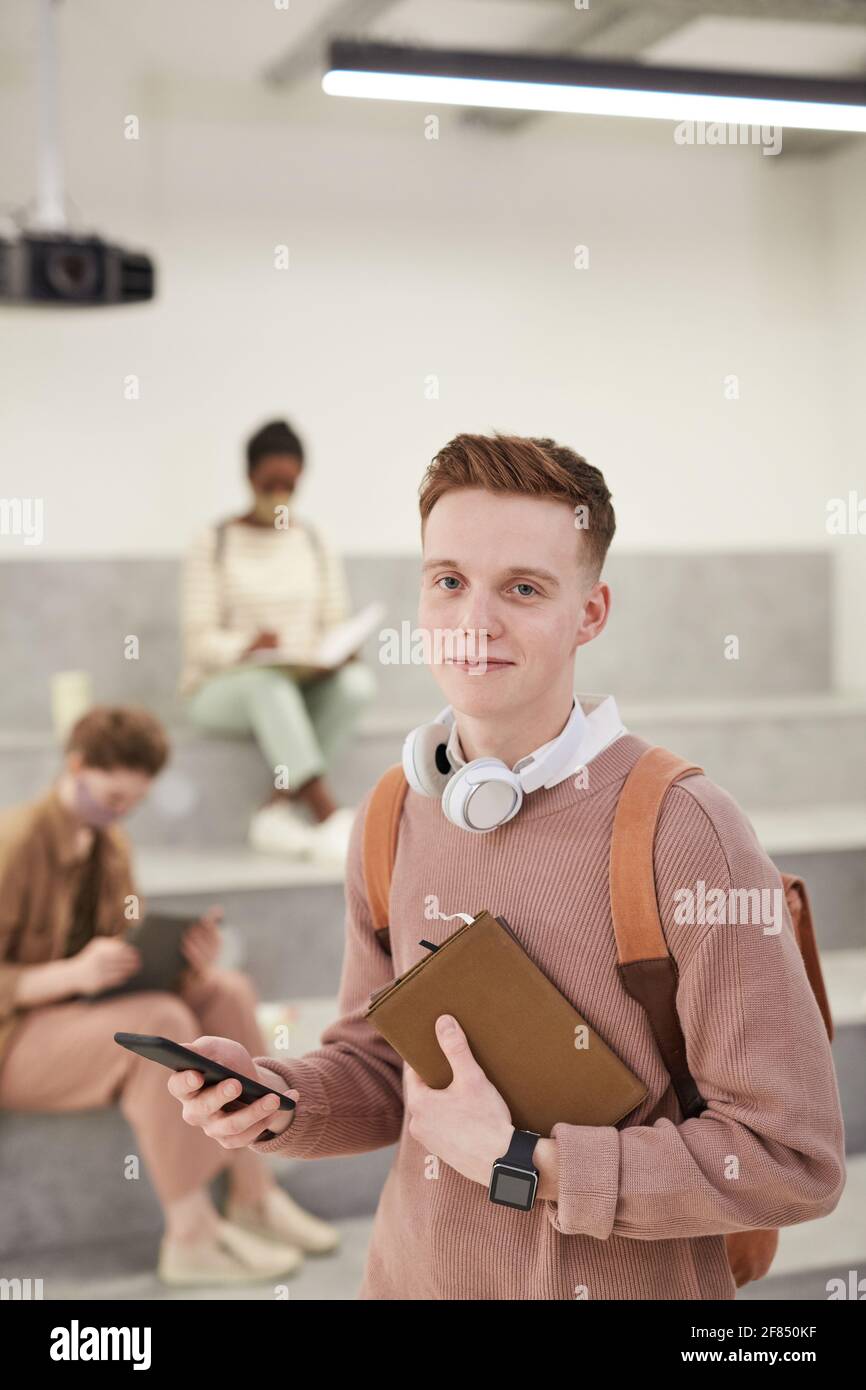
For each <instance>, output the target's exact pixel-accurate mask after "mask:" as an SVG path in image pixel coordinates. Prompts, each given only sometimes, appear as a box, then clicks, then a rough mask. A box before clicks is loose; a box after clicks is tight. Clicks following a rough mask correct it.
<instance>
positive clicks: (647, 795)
mask: <svg viewBox="0 0 866 1390" xmlns="http://www.w3.org/2000/svg"><path fill="white" fill-rule="evenodd" d="M698 772H703V768H701V767H698V766H697V765H696V764H695V763H688V762H686V761H685V759H683V758H678V757H677V756H676V754H675V753H669V752H668V750H667V749H666V748H650V749H648V750H647V752H646V753H644V754H642V756H641V757H640V758H638V760H637V762H636V763H635V765H634V767H633V768H632V769H631V772H630V773H629V774H628V776H627V777H626V779H625V783H624V784H623V788H622V791H621V792H620V796H619V801H618V802H617V808H616V814H615V815H614V821H613V836H612V839H611V846H610V909H611V915H612V918H613V929H614V934H615V936H616V949H617V955H618V957H619V973H620V979H621V980H622V982H623V986H624V988H625V989H626V991H627V992H628V994H630V995H631V997H632V998H633V999H635V1000H636V1001H637V1003H638V1004H640V1005H641V1007H642V1008H643V1009H645V1011H646V1014H647V1018H648V1020H649V1024H650V1027H651V1028H652V1031H653V1035H654V1036H655V1040H656V1042H657V1044H658V1048H659V1051H660V1052H661V1054H662V1058H663V1060H664V1063H665V1066H666V1067H667V1069H668V1072H669V1074H670V1078H671V1082H672V1084H673V1087H674V1090H675V1091H676V1094H677V1098H678V1099H679V1102H680V1106H681V1108H682V1111H683V1114H684V1115H685V1116H686V1118H688V1117H689V1116H692V1115H699V1114H700V1113H701V1111H702V1110H704V1109H706V1102H705V1101H704V1099H703V1096H702V1095H701V1093H700V1091H699V1090H698V1088H697V1086H696V1085H695V1082H694V1078H693V1077H692V1075H691V1073H690V1072H689V1069H688V1064H687V1061H686V1043H685V1038H684V1037H683V1030H682V1026H681V1024H680V1019H679V1014H678V1013H677V1004H676V996H677V967H676V962H675V961H674V959H673V957H672V956H671V954H670V952H669V951H668V948H667V942H666V941H665V935H664V931H663V930H662V924H661V919H660V917H659V909H658V899H657V897H656V885H655V871H654V866H653V846H654V843H655V833H656V826H657V824H658V818H659V812H660V811H661V806H662V802H663V800H664V798H665V793H666V792H667V790H668V788H669V787H670V786H672V785H673V783H674V782H678V781H679V780H680V778H681V777H687V776H689V775H691V774H692V773H698Z"/></svg>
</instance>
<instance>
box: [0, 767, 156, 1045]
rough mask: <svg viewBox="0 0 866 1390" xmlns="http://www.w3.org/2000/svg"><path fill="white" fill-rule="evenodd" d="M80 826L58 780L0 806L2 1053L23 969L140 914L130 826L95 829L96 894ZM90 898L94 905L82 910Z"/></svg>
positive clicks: (121, 927)
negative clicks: (35, 796)
mask: <svg viewBox="0 0 866 1390" xmlns="http://www.w3.org/2000/svg"><path fill="white" fill-rule="evenodd" d="M79 829H80V826H79V822H78V821H76V820H75V818H74V817H73V816H72V815H71V814H70V812H69V811H68V810H67V809H66V807H65V806H64V805H63V803H62V802H61V800H60V798H59V796H58V795H57V791H56V789H55V788H52V789H51V791H50V792H48V793H47V794H46V795H45V796H43V797H40V798H39V800H37V801H31V802H28V803H27V804H26V805H23V806H15V807H13V808H11V809H9V810H5V811H3V812H0V1058H2V1056H3V1053H4V1051H5V1049H6V1047H7V1046H8V1043H9V1039H10V1037H11V1034H12V1032H13V1031H14V1028H15V1026H16V1023H17V1022H18V1021H19V1019H20V1017H21V1013H22V1011H21V1010H20V1009H17V1008H16V1006H15V1003H14V996H15V990H16V985H17V980H18V976H19V975H20V974H21V973H22V971H24V970H26V969H27V968H28V967H29V966H32V965H41V964H43V963H44V962H45V961H50V960H59V959H60V958H61V957H63V956H66V955H67V954H75V953H76V951H78V950H80V949H81V947H82V946H83V945H84V944H85V943H86V941H87V940H88V939H89V937H90V936H91V935H101V936H122V935H123V934H124V933H125V932H126V930H127V928H128V927H129V926H130V925H131V924H132V923H133V922H134V921H137V920H140V918H141V916H142V915H143V909H142V905H141V901H140V900H136V897H135V885H134V882H133V878H132V867H131V863H130V849H129V840H128V837H127V835H126V834H125V832H124V831H122V830H120V829H118V828H117V827H116V826H111V827H109V829H107V830H101V831H96V835H97V838H98V839H99V840H100V842H101V843H100V847H99V865H98V878H97V880H96V881H95V882H93V881H92V882H91V887H92V889H93V896H92V898H91V895H90V892H89V891H88V874H89V873H90V872H91V871H92V870H93V869H94V868H95V863H94V861H93V860H92V859H91V858H89V857H88V858H86V859H84V860H82V859H81V857H80V853H79V851H78V849H77V847H76V837H77V833H78V830H79ZM88 902H91V903H92V904H93V905H94V910H91V909H90V907H89V906H88V908H87V911H86V912H84V911H83V908H84V906H85V905H86V904H87V903H88ZM76 905H78V908H79V912H78V917H77V920H76ZM70 948H72V949H70Z"/></svg>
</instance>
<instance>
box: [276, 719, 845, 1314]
mask: <svg viewBox="0 0 866 1390" xmlns="http://www.w3.org/2000/svg"><path fill="white" fill-rule="evenodd" d="M648 746H649V745H648V744H647V743H646V742H645V741H644V740H643V739H640V738H638V737H636V736H635V735H632V734H626V735H624V736H623V737H621V738H620V739H619V740H618V741H617V742H616V743H614V744H612V745H611V746H610V747H609V748H608V749H606V750H605V751H604V752H603V753H601V754H600V755H599V756H598V757H597V758H596V759H594V760H593V761H592V762H591V763H590V764H589V778H588V786H586V787H577V786H575V785H574V782H573V780H572V779H570V778H569V779H567V780H566V781H565V782H562V783H560V785H559V786H557V787H553V788H551V789H549V790H547V789H543V790H541V791H537V792H534V793H533V794H532V795H531V796H529V797H528V798H527V799H526V801H525V802H524V805H523V808H522V810H521V811H520V812H519V814H518V815H517V816H516V817H515V819H514V820H512V821H510V822H509V823H508V824H507V825H504V826H502V827H501V828H500V829H499V830H496V831H494V832H492V833H491V834H488V835H472V834H469V833H467V832H465V831H461V830H459V829H457V827H455V826H453V825H451V824H450V823H449V822H448V821H447V820H446V819H445V817H444V815H443V814H442V810H441V807H440V805H439V803H438V801H435V800H430V799H427V798H425V797H421V796H419V795H417V794H416V793H415V792H412V791H410V792H409V793H408V795H407V798H406V804H405V809H404V812H403V818H402V822H401V826H400V839H399V848H398V854H397V862H396V865H395V871H394V880H393V885H392V892H391V918H390V920H391V943H392V949H393V953H394V956H393V960H392V959H390V958H389V957H388V956H387V955H386V954H385V952H384V951H383V950H382V948H381V946H380V945H379V943H378V941H377V939H376V937H375V935H374V932H373V927H372V923H371V920H370V914H369V910H368V906H367V901H366V896H365V892H364V879H363V872H362V867H361V843H362V840H361V832H362V826H363V820H364V815H365V813H366V809H367V804H368V801H369V795H368V796H367V797H365V799H364V801H363V802H362V804H361V807H360V809H359V814H358V817H357V819H356V822H355V827H354V831H353V836H352V842H351V847H350V852H349V863H348V870H347V887H346V902H347V914H346V946H345V957H344V961H343V972H342V980H341V984H340V999H339V1018H338V1021H337V1022H335V1023H334V1024H332V1025H331V1026H330V1027H329V1028H328V1029H327V1031H326V1032H325V1033H324V1034H323V1035H322V1042H321V1046H320V1047H319V1048H318V1049H317V1050H316V1051H314V1052H310V1053H307V1054H306V1056H304V1057H301V1058H297V1059H295V1058H288V1059H285V1060H281V1059H279V1058H273V1057H258V1058H256V1061H257V1062H259V1063H261V1064H262V1065H264V1066H268V1067H270V1068H272V1069H273V1070H274V1071H276V1072H278V1073H279V1074H280V1075H281V1076H282V1077H284V1078H285V1080H286V1082H287V1083H288V1084H289V1085H291V1086H293V1087H296V1088H297V1090H298V1091H299V1093H300V1100H299V1102H298V1107H297V1111H296V1113H295V1117H294V1120H293V1122H292V1124H291V1125H290V1126H289V1128H288V1129H287V1130H286V1131H285V1132H284V1133H283V1134H282V1135H279V1136H277V1137H276V1138H274V1139H271V1140H267V1141H265V1142H259V1143H257V1144H255V1145H254V1146H253V1148H254V1150H255V1151H257V1152H262V1153H278V1154H284V1155H286V1156H291V1157H295V1158H305V1159H308V1158H323V1157H328V1156H331V1155H335V1154H354V1153H362V1152H364V1151H366V1150H369V1149H375V1148H380V1147H383V1146H385V1145H390V1144H397V1146H398V1147H397V1150H396V1155H395V1158H394V1162H393V1164H392V1166H391V1169H390V1171H389V1173H388V1177H387V1179H386V1182H385V1185H384V1188H383V1191H382V1195H381V1198H380V1201H379V1207H378V1210H377V1213H376V1219H375V1224H374V1228H373V1235H372V1240H371V1244H370V1248H369V1252H368V1257H367V1266H366V1270H365V1274H364V1280H363V1284H362V1287H361V1291H360V1297H361V1298H364V1299H437V1300H438V1299H573V1298H591V1299H620V1298H624V1299H715V1298H718V1299H732V1298H733V1297H734V1294H735V1286H734V1282H733V1279H732V1277H731V1274H730V1271H729V1268H728V1263H727V1258H726V1253H725V1241H724V1233H725V1232H728V1231H736V1230H741V1229H745V1228H748V1227H774V1226H788V1225H794V1224H795V1223H797V1222H800V1221H811V1220H813V1219H814V1218H816V1217H819V1216H823V1215H825V1214H826V1213H827V1212H829V1211H832V1210H833V1208H834V1207H835V1205H836V1203H837V1201H838V1199H839V1196H840V1193H841V1190H842V1187H843V1186H844V1180H845V1146H844V1132H843V1122H842V1114H841V1108H840V1103H839V1093H838V1089H837V1084H836V1078H835V1073H834V1070H833V1063H832V1058H831V1052H830V1045H829V1043H828V1040H827V1035H826V1032H825V1029H824V1024H823V1022H822V1020H821V1015H820V1013H819V1010H818V1006H817V1004H816V1002H815V999H814V996H813V994H812V992H811V989H810V986H809V982H808V980H807V977H806V973H805V970H804V968H803V964H802V961H801V958H800V955H799V952H798V950H797V946H796V942H795V940H794V936H793V932H792V930H791V925H790V920H789V918H788V916H787V910H786V911H785V917H784V926H783V929H782V930H781V932H779V933H777V934H773V933H772V932H767V931H765V930H764V928H763V927H762V925H760V924H756V925H736V926H731V925H726V924H723V923H718V924H715V925H705V924H701V921H700V920H698V921H696V922H695V923H694V924H691V925H690V924H688V923H687V922H685V923H683V922H677V921H676V920H675V912H676V908H677V903H676V901H675V899H674V893H675V892H676V890H677V889H683V888H692V889H693V890H695V891H698V887H697V886H698V883H699V881H700V880H703V882H704V884H705V885H706V892H707V893H709V892H710V890H711V889H713V888H721V889H722V890H725V891H726V892H727V890H729V889H731V888H735V889H736V888H744V889H750V888H751V889H755V888H757V889H770V890H772V889H777V888H779V887H780V881H779V877H778V874H777V872H776V870H775V868H774V867H773V865H772V863H771V862H770V860H769V859H768V858H767V855H766V854H765V853H764V852H763V850H762V849H761V847H760V845H759V844H758V842H757V840H756V837H755V834H754V831H753V829H752V827H751V825H750V823H749V821H748V820H747V819H746V817H745V816H744V814H743V812H742V811H741V810H740V809H739V808H738V806H737V805H736V803H735V802H734V801H733V800H732V798H731V797H730V796H729V795H728V793H727V792H725V791H722V790H721V789H720V788H719V787H718V786H716V785H715V784H714V783H713V782H711V781H710V779H709V778H708V777H705V776H694V777H690V778H689V779H688V780H687V781H686V782H684V783H682V784H680V785H677V786H674V787H673V788H671V790H670V791H669V792H668V794H667V796H666V798H665V801H664V803H663V806H662V812H661V817H660V821H659V829H658V833H657V838H656V849H655V873H656V884H657V888H658V896H659V903H660V906H661V910H662V918H663V922H664V927H665V935H666V937H667V941H668V944H669V947H670V949H671V950H672V952H673V954H674V957H675V959H676V961H677V964H678V967H679V989H678V995H677V1006H678V1011H679V1015H680V1018H681V1020H682V1025H683V1032H684V1034H685V1039H686V1045H687V1053H688V1062H689V1067H690V1070H691V1072H692V1075H693V1076H694V1078H695V1081H696V1083H697V1085H698V1087H699V1089H700V1091H701V1093H702V1095H703V1096H704V1099H705V1100H706V1101H707V1102H708V1109H707V1110H706V1111H705V1112H704V1113H703V1114H702V1115H701V1116H700V1117H698V1118H695V1119H690V1120H686V1121H682V1116H681V1112H680V1110H679V1106H678V1102H677V1099H676V1096H675V1094H674V1091H673V1089H672V1087H671V1085H670V1083H669V1078H668V1075H667V1073H666V1071H665V1070H664V1068H663V1065H662V1062H661V1059H660V1056H659V1053H658V1050H657V1048H656V1045H655V1042H654V1040H653V1037H652V1034H651V1032H650V1029H649V1025H648V1023H647V1019H646V1016H645V1014H644V1012H643V1010H642V1009H641V1008H640V1007H639V1005H638V1004H637V1003H635V1002H634V1000H632V999H631V998H630V997H629V996H628V994H626V992H625V990H624V989H623V988H622V986H621V984H620V980H619V977H618V974H617V970H616V949H615V942H614V936H613V929H612V926H611V918H610V904H609V895H608V879H607V873H608V855H609V848H610V837H611V827H612V823H613V815H614V809H615V806H616V801H617V796H618V793H619V790H620V787H621V785H622V782H623V779H624V777H625V775H626V773H627V772H628V770H629V768H630V767H631V766H632V764H633V763H634V762H635V760H636V759H637V758H638V757H639V755H640V754H641V753H642V752H644V751H645V750H646V748H647V747H648ZM769 900H772V899H769ZM431 901H432V902H433V904H434V907H438V910H440V911H441V912H442V913H446V914H450V913H456V912H468V913H471V914H475V913H477V912H480V911H481V910H482V908H487V909H488V910H489V911H490V912H491V913H493V914H499V913H501V914H502V915H504V916H505V917H506V918H507V920H508V922H509V923H510V924H511V926H512V927H513V929H514V931H515V932H516V933H517V935H518V936H519V938H520V940H521V942H522V943H523V945H524V947H525V948H526V950H527V951H528V952H529V954H530V955H531V956H532V957H533V959H534V960H535V961H536V963H537V964H538V965H539V966H540V967H541V969H542V970H543V971H544V972H545V974H546V975H547V976H548V978H549V979H550V980H552V981H553V983H554V984H555V985H556V986H557V988H558V989H559V990H561V991H562V993H563V994H564V995H565V996H566V997H567V998H568V999H570V1000H571V1002H572V1003H573V1004H574V1006H575V1008H577V1009H578V1011H579V1012H580V1013H581V1014H582V1015H583V1016H584V1017H585V1018H586V1019H587V1020H588V1022H589V1023H590V1024H591V1025H592V1027H593V1028H595V1029H596V1030H597V1031H598V1033H599V1034H600V1035H601V1037H602V1038H604V1039H605V1041H606V1042H607V1043H608V1044H609V1045H610V1046H611V1047H612V1048H613V1049H614V1050H615V1051H616V1052H617V1053H618V1055H619V1056H620V1057H621V1058H622V1059H623V1061H625V1062H626V1063H627V1065H628V1066H629V1067H631V1068H632V1070H633V1071H634V1072H635V1073H636V1074H637V1075H638V1076H639V1077H640V1078H641V1079H642V1080H643V1081H644V1083H645V1084H646V1086H647V1087H648V1088H649V1094H648V1096H647V1098H646V1100H645V1101H644V1103H643V1104H642V1105H641V1106H640V1107H639V1109H637V1110H636V1111H634V1112H633V1113H632V1114H631V1115H629V1116H628V1117H627V1118H626V1119H625V1121H623V1122H622V1123H621V1125H620V1126H619V1127H617V1128H614V1127H607V1126H602V1127H595V1126H576V1125H568V1124H564V1123H560V1124H557V1125H555V1126H554V1129H553V1131H552V1136H551V1137H552V1138H553V1139H554V1140H555V1142H556V1144H557V1149H558V1158H559V1168H560V1187H559V1197H558V1200H557V1201H555V1202H554V1201H549V1200H539V1201H537V1202H536V1204H535V1207H534V1209H533V1210H532V1211H531V1212H529V1213H526V1212H521V1211H516V1210H513V1209H511V1208H508V1207H503V1206H495V1205H494V1204H493V1203H491V1202H490V1201H489V1200H488V1196H487V1189H486V1188H485V1187H483V1186H481V1184H480V1183H477V1182H473V1181H471V1180H470V1179H468V1178H465V1177H463V1176H462V1175H461V1174H459V1173H457V1172H456V1171H454V1170H453V1169H451V1168H449V1167H448V1166H447V1165H446V1164H444V1163H440V1164H439V1165H438V1167H439V1173H438V1176H431V1174H432V1173H435V1168H436V1165H434V1164H430V1162H429V1158H428V1155H427V1154H426V1153H425V1152H424V1149H423V1147H422V1146H421V1145H420V1144H419V1143H418V1142H417V1141H416V1140H414V1139H413V1138H412V1137H411V1136H410V1134H409V1132H408V1125H407V1124H404V1108H403V1102H404V1096H403V1077H402V1063H401V1059H400V1057H399V1056H398V1055H397V1053H396V1052H394V1051H393V1049H392V1048H391V1047H390V1045H389V1044H388V1043H387V1042H385V1040H384V1039H383V1038H382V1037H381V1036H380V1035H379V1034H378V1033H376V1032H375V1030H374V1029H372V1028H371V1027H370V1026H369V1025H368V1024H366V1023H365V1022H364V1021H363V1014H364V1010H365V1008H366V1006H367V1003H368V1000H369V996H370V994H371V993H372V991H373V990H376V989H378V988H379V987H380V986H381V985H383V984H385V983H387V982H388V981H389V980H391V979H392V978H393V977H394V975H395V974H400V973H402V972H403V971H404V970H407V969H408V968H409V966H411V965H412V964H413V963H414V962H415V961H417V960H419V959H420V958H421V957H422V956H423V955H424V954H425V948H424V947H423V946H420V945H419V944H418V943H419V938H421V937H426V938H427V939H428V940H432V941H443V940H444V939H445V938H446V937H447V936H448V935H450V933H451V932H453V931H455V930H456V928H457V927H458V926H459V925H460V924H459V922H454V921H452V922H444V921H441V920H438V919H437V918H435V917H433V918H432V920H431V917H430V916H429V915H425V908H426V910H427V912H429V905H430V903H431ZM677 915H678V916H682V915H683V914H682V912H679V913H677ZM696 915H697V914H696ZM704 916H706V914H704Z"/></svg>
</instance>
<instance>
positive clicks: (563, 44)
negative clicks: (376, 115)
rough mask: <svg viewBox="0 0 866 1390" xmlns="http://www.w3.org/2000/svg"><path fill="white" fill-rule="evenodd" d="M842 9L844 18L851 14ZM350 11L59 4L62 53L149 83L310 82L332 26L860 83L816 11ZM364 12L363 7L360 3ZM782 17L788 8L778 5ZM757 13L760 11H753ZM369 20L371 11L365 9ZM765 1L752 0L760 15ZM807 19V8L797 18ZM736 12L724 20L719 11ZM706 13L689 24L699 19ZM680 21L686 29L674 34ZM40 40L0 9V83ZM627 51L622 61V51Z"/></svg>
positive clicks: (25, 11)
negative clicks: (294, 74)
mask: <svg viewBox="0 0 866 1390" xmlns="http://www.w3.org/2000/svg"><path fill="white" fill-rule="evenodd" d="M855 2H856V0H848V13H849V16H850V14H851V13H855V14H856V13H857V11H856V10H855V9H854V5H855ZM364 3H365V0H357V7H356V8H355V7H353V6H352V5H351V4H349V3H347V0H289V7H288V9H287V10H283V9H277V8H276V7H275V3H274V0H60V3H59V6H58V10H59V15H60V37H61V47H62V49H63V48H64V47H65V44H64V38H65V36H66V35H69V34H70V31H73V33H74V39H75V44H74V47H75V49H76V50H78V49H79V48H80V45H81V44H86V46H87V48H88V50H90V51H92V53H93V56H94V57H96V58H97V59H99V58H101V57H102V55H104V61H105V62H106V63H107V62H111V61H112V55H114V57H115V58H116V59H118V60H119V59H120V58H121V56H122V58H123V59H124V60H125V63H126V65H127V66H128V67H130V68H132V69H133V70H138V71H139V72H141V73H142V74H145V75H148V76H150V75H154V74H155V75H158V76H160V77H163V78H165V79H168V80H175V81H179V82H183V81H185V80H193V79H194V80H197V81H208V82H232V83H248V84H256V85H259V84H260V83H261V81H262V74H263V73H264V71H265V70H266V69H268V68H270V67H271V66H272V65H273V64H274V63H275V62H277V61H278V60H279V59H283V58H285V57H286V55H287V54H290V53H291V52H292V51H293V50H298V52H300V53H303V52H304V51H305V44H308V43H309V40H310V39H311V37H313V36H318V42H317V44H316V45H314V46H313V47H312V48H311V49H310V52H309V55H308V56H309V63H308V72H309V75H310V77H311V78H314V77H315V75H316V70H317V68H318V67H319V66H320V65H321V54H322V51H323V45H324V42H325V36H324V33H323V31H324V29H326V27H327V24H328V21H329V20H331V19H334V18H335V17H337V16H339V31H340V32H341V33H343V34H344V35H346V36H353V35H359V34H366V35H369V36H370V37H371V38H375V39H380V40H384V41H390V42H406V43H417V44H429V45H431V46H439V47H467V48H491V49H509V48H513V49H518V50H519V49H521V48H522V49H527V50H533V49H534V50H547V51H551V50H553V51H569V50H571V51H576V50H579V48H580V46H581V34H582V30H583V33H584V34H587V35H590V34H591V36H592V41H591V43H589V44H588V45H587V51H588V52H591V53H592V54H593V55H594V56H599V57H600V56H604V55H605V53H606V52H610V53H615V54H616V56H617V57H621V58H624V57H629V56H631V57H635V58H637V57H640V58H641V59H644V60H648V61H655V62H659V63H674V64H686V65H689V64H692V65H695V66H714V67H729V68H741V69H763V70H767V71H775V72H806V73H813V74H815V75H832V74H838V75H844V76H850V75H855V74H863V73H866V0H864V4H863V12H864V23H863V24H853V23H850V22H848V23H839V24H831V23H826V22H823V20H824V19H825V17H826V13H827V11H826V8H825V7H824V5H823V4H822V3H821V0H814V5H813V9H814V13H815V21H814V22H804V21H803V19H802V18H801V17H798V18H797V19H793V20H789V19H777V18H766V17H744V16H743V15H741V14H739V13H736V11H738V10H739V9H742V8H743V7H742V5H738V4H736V3H733V4H732V3H731V0H695V3H694V4H686V3H684V0H591V5H590V9H589V10H587V11H579V10H575V8H574V3H573V0H396V3H394V4H391V5H388V6H385V5H382V6H380V7H378V8H380V9H381V10H382V11H383V12H382V13H380V14H379V15H378V17H377V18H374V19H373V20H372V22H367V23H358V22H356V23H354V24H353V22H352V14H353V10H354V13H355V14H359V13H362V11H363V7H364ZM367 3H368V5H369V0H367ZM776 3H778V5H779V7H780V9H784V7H785V6H786V5H787V6H788V12H790V10H791V7H790V5H789V4H788V0H776ZM755 4H756V8H759V0H755ZM369 7H370V8H372V9H374V10H375V9H376V8H377V7H376V6H375V5H372V6H369ZM767 7H768V0H760V8H762V9H763V11H764V12H765V11H766V9H767ZM793 8H794V10H795V11H796V13H797V15H798V16H802V13H803V11H804V9H805V10H806V12H807V13H808V0H799V2H798V3H797V4H796V5H795V6H794V7H793ZM725 9H727V10H728V11H731V10H733V11H735V12H734V13H730V12H729V13H726V14H720V13H718V12H717V11H719V10H725ZM696 10H698V11H700V10H704V11H705V13H703V14H698V15H697V17H694V16H695V11H696ZM653 15H659V16H660V17H661V18H662V19H663V21H666V22H667V24H668V27H672V28H673V32H670V33H668V34H666V35H665V37H662V38H660V39H658V41H657V42H653V43H651V44H650V45H649V47H644V48H643V49H642V50H640V51H639V52H637V53H636V52H630V51H629V50H628V35H629V34H631V33H632V32H634V31H635V25H636V24H638V25H640V23H641V22H645V21H646V19H647V17H648V16H649V17H650V18H651V17H652V16H653ZM680 18H681V20H682V22H681V23H680ZM37 36H38V0H2V2H0V81H2V80H4V77H8V76H9V75H10V74H11V73H13V72H16V71H17V72H18V73H19V74H20V71H21V70H22V68H24V67H29V66H30V65H31V64H32V61H33V58H34V56H35V52H36V43H37ZM624 50H625V51H624Z"/></svg>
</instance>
